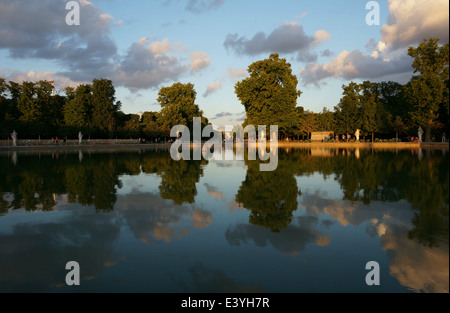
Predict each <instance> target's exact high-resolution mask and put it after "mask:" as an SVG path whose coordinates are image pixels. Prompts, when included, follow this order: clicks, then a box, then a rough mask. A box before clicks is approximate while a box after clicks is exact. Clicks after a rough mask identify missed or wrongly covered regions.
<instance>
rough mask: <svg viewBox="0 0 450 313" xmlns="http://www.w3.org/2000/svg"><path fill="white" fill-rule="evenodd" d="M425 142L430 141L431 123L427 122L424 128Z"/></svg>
mask: <svg viewBox="0 0 450 313" xmlns="http://www.w3.org/2000/svg"><path fill="white" fill-rule="evenodd" d="M425 142H431V125H430V124H428V125H427V127H426V128H425Z"/></svg>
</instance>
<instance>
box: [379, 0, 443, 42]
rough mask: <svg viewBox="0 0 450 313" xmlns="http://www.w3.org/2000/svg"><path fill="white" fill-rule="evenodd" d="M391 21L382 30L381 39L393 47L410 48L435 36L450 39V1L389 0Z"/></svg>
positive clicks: (389, 19)
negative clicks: (449, 27) (449, 28)
mask: <svg viewBox="0 0 450 313" xmlns="http://www.w3.org/2000/svg"><path fill="white" fill-rule="evenodd" d="M388 2H389V13H390V15H389V18H388V23H387V24H384V25H383V26H382V29H381V41H383V42H384V43H386V44H387V45H388V46H389V47H390V48H391V49H397V48H400V47H407V46H409V45H415V44H417V43H419V42H421V41H422V40H423V39H424V38H427V37H430V36H433V37H437V38H440V39H441V40H443V41H445V42H447V41H448V39H449V35H448V34H449V30H448V25H449V1H448V0H433V1H426V0H389V1H388Z"/></svg>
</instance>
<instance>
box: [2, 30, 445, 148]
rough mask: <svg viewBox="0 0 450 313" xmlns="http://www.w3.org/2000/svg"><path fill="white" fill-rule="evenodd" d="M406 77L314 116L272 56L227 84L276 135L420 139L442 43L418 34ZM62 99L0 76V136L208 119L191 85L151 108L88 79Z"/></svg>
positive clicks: (428, 120) (439, 123) (433, 126)
mask: <svg viewBox="0 0 450 313" xmlns="http://www.w3.org/2000/svg"><path fill="white" fill-rule="evenodd" d="M408 55H409V56H411V57H412V58H413V62H412V67H413V69H414V73H415V74H416V75H414V76H413V77H412V78H411V80H410V81H409V82H408V83H407V84H405V85H402V84H400V83H397V82H393V81H387V82H377V83H375V82H370V81H363V82H362V83H356V82H353V81H352V82H350V83H348V84H347V85H343V86H342V89H343V93H342V97H341V99H340V101H339V103H338V104H337V105H336V106H335V107H334V110H333V111H331V110H328V109H327V108H324V109H323V111H322V112H320V113H314V112H311V111H309V110H305V108H304V107H302V106H297V99H298V98H299V97H300V96H301V94H302V92H301V91H300V90H298V88H297V85H298V80H297V77H296V76H295V75H294V74H292V69H291V65H290V64H289V63H288V62H287V61H286V59H282V58H280V57H279V55H278V54H276V53H274V54H271V55H270V57H269V58H268V59H265V60H261V61H257V62H254V63H252V64H251V65H250V66H249V67H248V73H249V77H247V78H245V79H243V80H241V81H239V82H237V83H236V85H235V94H236V96H237V98H238V99H239V100H240V102H241V103H242V105H243V106H244V108H245V112H246V118H245V120H244V123H243V125H242V126H244V127H245V126H246V125H266V129H269V128H270V125H278V129H279V133H280V135H281V137H282V138H286V137H290V138H297V139H299V138H300V136H301V137H302V138H303V139H304V138H305V137H306V138H308V137H309V136H310V134H311V132H313V131H330V132H334V133H335V134H354V133H355V131H356V130H357V129H359V130H360V131H361V136H362V137H363V139H365V137H366V136H368V137H369V138H371V140H372V141H374V138H375V136H377V138H394V137H395V138H397V139H398V138H400V139H401V138H403V139H406V138H405V137H406V136H417V129H418V127H422V128H423V129H424V130H425V141H432V139H433V138H435V139H437V140H439V139H440V138H441V134H442V133H444V132H446V133H448V127H449V68H448V66H449V44H448V43H446V44H445V45H442V46H439V39H437V38H430V39H425V40H424V41H423V42H422V43H421V44H420V45H419V46H418V47H416V48H414V47H410V48H409V49H408ZM64 93H65V95H64V96H61V95H53V85H52V82H49V81H45V80H42V81H39V82H36V83H34V82H28V81H24V82H22V84H19V83H16V82H12V81H9V82H6V80H5V79H4V78H0V137H1V138H8V137H9V136H10V133H11V132H12V130H16V132H18V134H19V136H20V137H21V138H30V139H32V138H53V137H55V136H59V137H61V138H62V137H69V138H76V137H77V135H78V132H79V131H81V132H82V133H83V134H84V135H89V136H90V137H93V138H117V137H119V138H130V137H131V138H138V137H142V138H148V139H155V138H161V139H162V138H163V137H166V138H168V137H169V136H170V130H171V128H172V127H173V126H175V125H186V126H188V127H189V128H190V130H192V122H193V117H202V125H203V126H205V125H207V124H208V123H209V122H208V119H207V118H206V117H204V116H203V111H201V110H200V109H199V106H198V105H197V104H196V103H195V101H196V96H197V93H196V91H195V89H194V85H193V84H192V83H187V84H182V83H179V82H178V83H174V84H173V85H171V86H167V87H162V88H161V89H160V90H159V92H158V98H157V101H158V103H159V104H160V106H161V109H160V111H159V112H143V113H142V114H126V113H124V112H123V111H121V102H120V101H117V100H116V97H115V88H114V85H113V83H112V81H111V80H108V79H94V80H93V82H92V84H80V85H78V86H77V87H76V88H73V87H66V88H64Z"/></svg>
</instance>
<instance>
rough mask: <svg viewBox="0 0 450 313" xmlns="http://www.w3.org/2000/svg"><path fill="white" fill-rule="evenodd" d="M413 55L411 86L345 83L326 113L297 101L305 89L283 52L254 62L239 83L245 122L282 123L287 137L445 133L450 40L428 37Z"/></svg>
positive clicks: (239, 94)
mask: <svg viewBox="0 0 450 313" xmlns="http://www.w3.org/2000/svg"><path fill="white" fill-rule="evenodd" d="M408 54H409V55H410V56H411V57H412V58H413V59H414V61H413V63H412V67H413V68H414V73H417V74H418V75H416V76H413V77H412V79H411V80H410V82H408V83H407V84H406V85H402V84H399V83H397V82H392V81H388V82H381V83H374V82H370V81H364V82H362V83H359V84H358V83H355V82H350V83H349V84H348V85H343V86H342V88H343V95H342V98H341V99H340V102H339V103H338V104H337V105H336V106H335V107H334V111H330V110H328V109H326V108H324V109H323V111H322V112H320V113H314V112H310V111H308V110H304V108H303V107H301V106H297V98H298V97H299V96H300V95H301V91H299V90H297V84H298V81H297V77H296V76H295V75H293V74H292V70H291V65H290V64H289V63H287V62H286V60H285V59H280V58H279V56H278V54H271V55H270V57H269V59H266V60H262V61H258V62H255V63H253V64H252V65H250V66H249V68H248V72H249V77H248V78H245V79H244V80H242V81H240V82H238V83H237V84H236V85H235V93H236V95H237V97H238V99H239V100H240V101H241V103H242V104H243V106H244V107H245V111H246V113H247V117H246V119H245V121H244V126H245V125H248V124H253V125H266V127H269V125H278V128H279V130H280V132H281V134H282V135H283V136H288V137H298V136H302V137H304V136H308V135H309V134H310V133H311V132H312V131H333V132H335V133H336V134H353V133H354V132H355V131H356V129H360V130H361V133H362V135H363V136H366V135H370V136H371V137H372V141H373V140H374V137H375V134H377V136H381V137H390V138H392V137H393V136H396V137H398V136H399V134H400V135H407V134H409V135H416V136H417V129H418V127H419V126H420V127H422V128H423V129H425V139H426V141H430V140H431V138H432V132H434V133H435V135H438V134H439V136H440V134H442V132H443V131H446V130H448V126H449V125H448V124H449V72H448V66H449V45H448V43H447V44H445V45H443V46H439V39H435V38H431V39H428V40H424V42H422V43H421V44H420V45H419V46H418V47H417V48H413V47H410V48H409V50H408Z"/></svg>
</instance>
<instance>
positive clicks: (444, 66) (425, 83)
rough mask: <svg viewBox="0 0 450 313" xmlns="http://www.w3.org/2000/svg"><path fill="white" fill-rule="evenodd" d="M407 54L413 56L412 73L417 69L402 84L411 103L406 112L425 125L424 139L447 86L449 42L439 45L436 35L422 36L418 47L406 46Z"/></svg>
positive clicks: (427, 136)
mask: <svg viewBox="0 0 450 313" xmlns="http://www.w3.org/2000/svg"><path fill="white" fill-rule="evenodd" d="M408 55H410V56H411V57H413V58H414V61H413V64H412V67H413V68H414V73H420V74H419V75H418V76H415V77H413V78H412V80H411V81H410V82H409V83H408V84H407V85H406V87H405V93H406V95H407V99H408V100H409V103H410V105H411V110H410V112H409V113H410V116H411V119H412V120H413V122H414V123H415V124H416V125H418V126H422V127H425V141H430V140H431V128H432V126H433V124H434V123H435V121H436V120H437V119H438V117H439V107H440V106H441V104H442V103H443V99H444V98H445V92H446V91H445V90H446V88H447V89H448V85H446V83H445V82H446V80H448V79H449V68H448V66H449V45H448V42H447V43H446V44H445V45H443V46H439V39H437V38H430V39H425V40H424V41H423V42H422V43H421V44H420V45H419V46H418V47H417V48H414V47H409V49H408ZM447 92H448V91H447Z"/></svg>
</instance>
